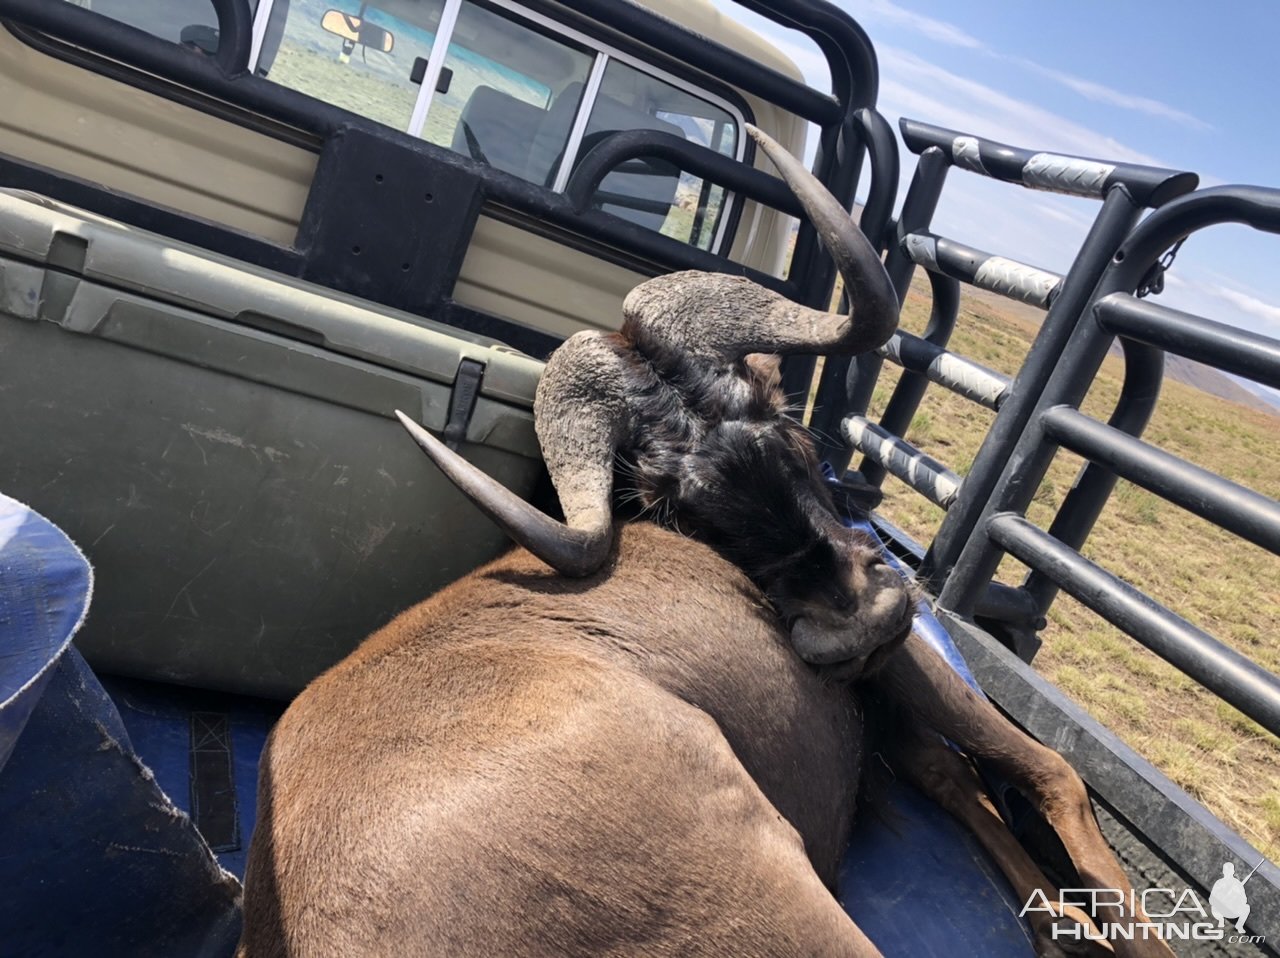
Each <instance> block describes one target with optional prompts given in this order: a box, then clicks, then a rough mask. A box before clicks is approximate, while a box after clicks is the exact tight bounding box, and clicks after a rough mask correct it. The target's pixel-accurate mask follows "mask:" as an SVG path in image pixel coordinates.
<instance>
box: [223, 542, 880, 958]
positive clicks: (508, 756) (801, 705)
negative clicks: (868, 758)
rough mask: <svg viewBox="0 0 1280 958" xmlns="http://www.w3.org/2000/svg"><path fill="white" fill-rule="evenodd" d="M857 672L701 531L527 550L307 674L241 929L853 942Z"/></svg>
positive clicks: (809, 950) (737, 944)
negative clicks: (844, 870) (823, 672)
mask: <svg viewBox="0 0 1280 958" xmlns="http://www.w3.org/2000/svg"><path fill="white" fill-rule="evenodd" d="M860 750H861V728H860V720H859V715H858V711H857V706H856V703H855V700H854V698H853V695H852V693H851V692H850V691H849V690H848V689H847V688H846V687H842V686H837V685H834V684H831V683H829V682H828V681H826V680H824V679H823V678H821V677H820V676H819V675H818V674H817V673H816V672H815V671H814V670H812V669H811V668H809V667H808V666H806V665H804V664H803V663H802V662H801V661H800V660H799V659H798V657H797V656H796V655H795V653H794V651H792V649H791V646H790V643H789V640H788V635H787V633H786V631H785V630H784V629H783V628H782V626H781V624H780V622H779V620H778V619H777V617H776V615H774V614H773V613H772V612H771V611H770V610H769V609H768V608H767V606H766V605H765V603H764V600H763V597H762V596H761V594H760V593H759V591H758V590H757V589H756V588H755V587H754V586H753V585H751V583H750V582H749V581H748V580H747V578H746V577H745V576H744V575H743V574H742V573H741V572H740V571H739V570H738V569H736V568H735V567H734V566H732V565H730V564H729V563H728V562H726V561H725V560H723V559H721V558H720V557H718V556H717V555H716V554H715V553H713V552H712V551H711V550H710V549H709V548H707V547H705V546H702V545H700V544H698V543H695V542H692V541H689V540H687V539H685V538H683V537H681V536H679V535H677V534H675V533H672V532H668V531H664V530H661V529H659V528H657V527H655V526H652V525H648V524H635V525H629V526H624V527H620V529H619V538H618V545H617V548H616V553H615V558H614V561H613V562H611V564H610V567H608V568H606V570H605V571H604V572H602V573H600V574H598V575H596V576H593V577H590V578H587V579H582V580H570V579H565V578H563V577H560V576H557V575H556V574H554V573H553V572H551V571H550V570H548V569H547V568H546V566H545V565H543V564H542V563H541V562H539V561H538V560H536V559H534V558H533V557H532V556H530V555H529V554H528V553H526V552H523V551H521V550H517V551H515V552H513V553H510V554H508V555H507V556H505V557H503V558H501V559H499V560H498V561H496V562H494V563H492V564H491V565H489V566H487V567H485V568H483V569H481V570H479V571H478V572H476V573H475V574H473V575H472V576H469V577H468V578H466V579H464V580H462V581H460V582H458V583H456V584H455V585H453V586H451V587H450V588H448V589H446V590H444V591H442V592H441V593H439V594H438V595H436V596H435V597H433V598H432V599H430V600H429V601H427V602H424V603H423V604H421V605H419V606H416V607H415V608H412V609H410V610H409V611H407V612H405V613H404V614H403V615H401V616H400V617H398V618H397V619H396V620H394V621H393V622H392V623H391V624H389V625H388V626H386V627H385V628H384V629H382V630H381V631H379V632H378V633H375V634H374V635H373V636H372V637H371V638H370V639H368V640H367V641H366V642H365V643H364V645H362V646H361V647H360V648H359V649H358V650H357V651H356V652H355V653H354V654H353V655H351V656H350V657H349V658H348V659H346V660H345V661H343V662H342V663H340V664H339V665H337V666H335V667H334V668H333V669H332V670H330V671H329V672H327V673H326V674H325V675H323V676H322V677H320V678H319V679H317V680H316V681H315V682H314V683H313V684H312V685H311V686H310V687H309V688H308V689H307V690H306V691H305V692H303V693H302V695H301V696H299V698H298V699H297V700H296V702H295V703H294V705H293V706H292V707H291V708H290V709H289V711H288V712H287V713H286V714H285V716H284V717H283V718H282V719H281V721H280V723H279V725H278V726H277V728H276V730H275V731H274V732H273V734H272V737H271V740H270V742H269V744H268V747H267V750H266V751H265V752H264V756H263V760H262V766H261V769H262V770H261V776H262V779H261V784H260V808H259V815H260V817H259V820H258V825H257V829H256V831H255V833H254V840H253V844H252V846H251V851H250V858H249V867H248V874H247V876H246V886H247V898H246V915H245V922H246V925H245V937H244V940H243V942H242V951H241V954H243V955H246V956H276V955H286V954H288V955H308V956H310V955H328V954H332V955H351V954H362V955H363V954H388V955H391V954H396V955H405V954H433V955H460V954H486V955H543V954H548V955H549V954H556V955H573V954H580V955H589V954H590V955H595V954H647V955H662V954H708V955H727V954H734V955H744V954H770V955H773V954H778V955H781V954H853V953H860V952H863V951H866V950H868V947H869V943H866V941H865V939H864V938H863V937H862V936H861V934H860V932H858V931H857V929H856V928H855V926H854V925H853V924H852V922H850V921H849V920H848V919H847V918H846V917H845V915H844V913H843V911H842V909H841V908H840V906H839V905H838V904H837V903H836V901H835V899H834V898H833V897H832V896H831V895H830V894H829V892H828V891H827V890H826V887H825V886H826V885H830V884H833V883H834V878H835V870H836V866H837V859H838V855H839V854H840V852H841V850H842V849H843V847H844V845H845V843H846V841H847V837H848V834H849V829H850V826H851V822H852V817H853V807H854V792H855V789H856V784H857V768H858V765H859V760H860Z"/></svg>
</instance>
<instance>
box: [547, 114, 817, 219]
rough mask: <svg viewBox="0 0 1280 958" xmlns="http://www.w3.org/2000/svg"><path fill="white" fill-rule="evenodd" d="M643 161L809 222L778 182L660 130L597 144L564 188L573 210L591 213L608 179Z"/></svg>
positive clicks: (627, 134) (610, 138) (619, 135)
mask: <svg viewBox="0 0 1280 958" xmlns="http://www.w3.org/2000/svg"><path fill="white" fill-rule="evenodd" d="M640 158H645V159H657V160H666V161H667V162H669V163H672V164H675V165H676V166H678V167H679V168H680V169H682V170H685V171H687V172H689V173H693V174H695V175H697V176H700V177H704V178H706V179H709V180H711V181H712V182H714V183H716V184H717V185H719V186H723V187H725V188H726V189H729V190H732V191H733V192H735V193H738V194H740V195H742V196H746V197H749V198H750V199H753V200H756V201H757V202H760V203H763V204H765V205H766V206H772V207H773V208H774V209H778V210H782V211H783V212H784V213H789V214H790V215H792V216H804V208H803V207H801V205H800V203H799V201H798V200H797V199H796V197H795V194H794V193H792V192H791V190H790V188H789V187H788V186H787V184H786V183H784V182H783V181H782V180H780V179H778V177H776V176H770V175H769V174H768V173H764V172H762V171H760V170H757V169H754V168H752V167H749V166H746V165H744V164H742V163H739V162H738V161H737V160H735V159H733V158H731V157H728V156H725V155H724V154H723V153H717V152H716V151H715V150H712V149H708V148H707V147H705V146H702V145H700V144H697V143H691V142H689V141H688V140H686V139H684V138H683V137H679V136H676V135H675V134H673V133H662V132H660V131H658V130H624V131H622V132H619V133H614V134H611V135H610V136H607V137H605V138H604V139H603V140H601V141H600V142H599V143H598V144H596V146H595V147H594V148H592V150H591V151H590V152H589V153H587V155H586V156H584V157H583V158H582V159H581V160H580V161H579V162H578V165H577V168H576V169H574V171H573V175H572V176H570V177H569V182H568V184H567V185H566V187H565V195H566V196H567V197H568V198H569V202H570V203H571V204H572V206H573V208H574V210H575V211H577V212H579V213H581V212H584V211H586V210H587V209H589V208H590V206H591V202H592V199H593V198H595V197H596V191H597V190H599V188H600V184H601V182H602V181H603V180H604V178H605V177H606V176H608V175H609V174H610V173H612V172H614V171H615V170H617V169H618V168H619V167H621V166H622V164H624V163H626V162H627V161H628V160H635V159H640ZM668 206H670V204H669V203H668V204H664V205H663V210H664V211H665V210H666V208H667V207H668Z"/></svg>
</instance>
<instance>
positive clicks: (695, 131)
mask: <svg viewBox="0 0 1280 958" xmlns="http://www.w3.org/2000/svg"><path fill="white" fill-rule="evenodd" d="M619 130H658V131H660V132H663V133H670V134H672V135H674V136H679V137H683V138H684V139H686V140H690V141H692V142H694V143H697V144H699V145H701V146H705V147H709V148H710V149H713V150H715V151H716V152H718V153H723V154H724V155H726V156H734V155H736V151H737V148H738V128H737V124H736V123H735V122H734V119H733V117H732V116H730V115H729V113H727V112H726V111H725V110H723V109H721V108H720V107H718V106H714V105H713V104H711V103H708V102H707V101H706V100H703V99H701V98H700V97H697V96H694V95H693V94H691V93H687V92H685V91H684V90H681V89H679V88H677V87H675V86H672V85H671V84H669V83H667V82H665V81H663V80H659V79H657V78H656V77H652V76H649V75H648V74H645V73H641V72H640V71H639V70H637V69H635V68H634V67H631V66H628V65H626V64H625V63H621V62H619V61H617V60H611V61H610V62H609V65H608V67H607V68H606V69H605V73H604V80H603V82H602V83H601V86H600V94H599V96H598V97H597V98H596V102H595V106H594V107H593V108H592V111H591V118H590V120H589V121H588V123H587V133H586V136H585V137H584V139H583V141H582V149H581V150H580V151H579V153H578V158H579V160H581V158H582V157H583V156H585V155H586V154H587V152H588V151H589V150H590V149H591V147H593V146H595V145H596V144H597V143H599V142H600V140H602V139H603V138H604V137H606V136H608V135H609V134H610V133H614V132H617V131H619ZM724 199H725V197H724V190H723V188H721V187H719V186H713V185H712V184H710V183H705V182H703V180H702V179H701V178H700V177H697V176H692V175H690V174H688V173H682V172H681V171H680V170H679V169H678V168H676V167H675V166H674V165H672V164H670V163H667V162H665V161H661V160H650V159H644V160H636V161H633V162H631V163H628V164H627V165H626V169H625V170H619V171H615V172H613V173H610V174H609V175H608V176H606V177H605V178H604V181H603V182H602V183H601V184H600V189H599V191H598V192H597V194H596V197H595V205H596V206H598V207H600V208H601V209H604V210H606V211H607V212H610V213H613V214H615V215H617V216H620V217H622V218H623V219H627V220H630V221H631V222H633V223H639V224H640V225H641V226H648V227H649V228H650V229H655V230H659V231H660V232H662V233H663V234H664V235H666V236H671V237H673V238H675V239H678V240H680V241H682V242H687V243H690V244H692V245H695V246H698V247H700V248H701V249H710V247H711V244H712V243H713V241H714V240H715V235H716V229H717V228H718V226H719V219H720V213H721V211H722V209H723V207H724Z"/></svg>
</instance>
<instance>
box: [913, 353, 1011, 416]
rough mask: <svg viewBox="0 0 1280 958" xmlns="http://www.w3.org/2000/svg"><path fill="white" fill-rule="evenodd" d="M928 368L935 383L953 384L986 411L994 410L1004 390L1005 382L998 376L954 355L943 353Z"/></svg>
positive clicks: (1007, 384) (1006, 386) (1006, 384)
mask: <svg viewBox="0 0 1280 958" xmlns="http://www.w3.org/2000/svg"><path fill="white" fill-rule="evenodd" d="M929 368H930V369H931V370H933V371H934V372H935V374H936V375H937V381H938V382H941V383H949V384H953V385H954V387H955V389H956V391H957V392H959V393H961V394H962V395H965V396H969V397H970V398H972V399H974V400H976V401H978V402H980V403H981V404H982V405H984V406H986V407H987V408H988V409H995V408H996V407H997V406H998V405H999V403H1000V399H1001V397H1003V395H1004V392H1005V390H1006V389H1008V388H1009V383H1008V381H1007V380H1004V379H1001V378H999V376H998V374H996V373H993V372H990V371H989V370H986V369H983V368H982V367H981V366H978V365H976V364H974V363H971V362H969V361H968V360H966V359H964V358H963V357H961V356H957V355H956V354H955V353H943V354H941V355H940V356H938V358H937V359H935V360H934V361H933V362H931V363H930V364H929Z"/></svg>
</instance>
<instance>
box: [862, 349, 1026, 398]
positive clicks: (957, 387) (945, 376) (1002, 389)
mask: <svg viewBox="0 0 1280 958" xmlns="http://www.w3.org/2000/svg"><path fill="white" fill-rule="evenodd" d="M904 340H908V341H915V342H921V340H920V339H919V338H918V337H916V336H913V335H912V334H911V333H902V332H898V333H894V334H893V337H892V338H891V339H890V340H889V341H888V342H887V343H885V344H884V345H883V346H881V347H880V348H879V349H878V350H876V351H877V352H878V353H879V354H880V355H881V356H883V357H885V358H886V359H888V360H889V361H890V362H894V363H897V364H898V365H899V366H902V367H903V368H907V364H906V363H905V362H904V361H903V359H902V347H903V342H904ZM910 368H911V369H914V370H915V371H916V372H922V373H924V375H925V376H927V377H928V379H929V381H930V382H935V383H937V384H938V385H939V386H944V387H946V388H947V389H950V390H951V391H952V392H954V393H957V394H959V395H961V396H964V397H965V398H966V399H970V400H972V401H973V402H975V403H977V404H978V405H980V406H985V407H986V408H987V409H992V410H994V409H998V408H999V406H1000V402H1001V400H1003V398H1004V395H1005V393H1006V392H1007V391H1008V389H1009V380H1008V378H1007V377H1005V376H1003V375H1001V374H1000V373H997V372H993V371H992V370H990V369H987V368H986V367H985V366H983V365H981V364H980V363H975V362H974V361H973V360H972V359H968V358H967V357H965V356H959V355H957V354H956V353H953V352H948V351H947V350H942V351H941V352H939V353H938V354H937V355H936V356H934V358H933V359H932V360H930V362H929V365H928V367H926V368H925V369H917V368H916V366H914V365H913V366H911V367H910Z"/></svg>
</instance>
